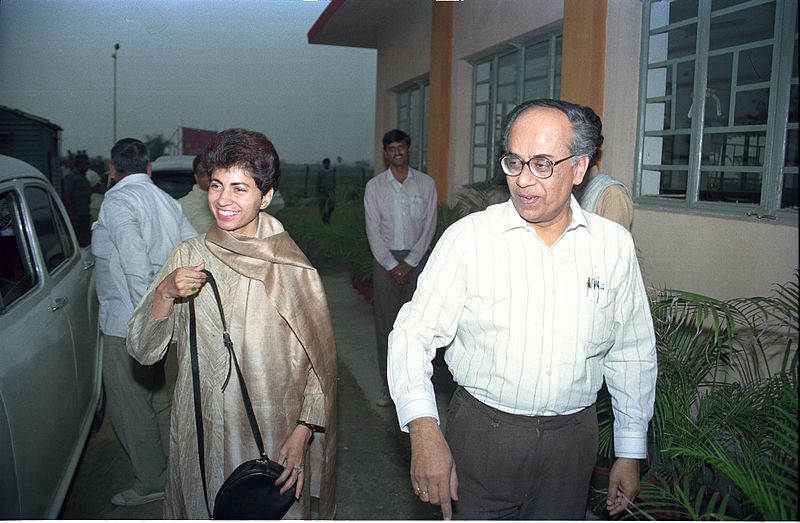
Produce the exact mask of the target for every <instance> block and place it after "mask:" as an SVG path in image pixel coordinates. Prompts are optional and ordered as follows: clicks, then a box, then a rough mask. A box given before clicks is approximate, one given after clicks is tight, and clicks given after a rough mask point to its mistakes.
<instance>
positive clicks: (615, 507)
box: [606, 458, 639, 516]
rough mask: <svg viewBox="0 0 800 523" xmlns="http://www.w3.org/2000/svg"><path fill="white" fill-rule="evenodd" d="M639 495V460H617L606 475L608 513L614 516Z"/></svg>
mask: <svg viewBox="0 0 800 523" xmlns="http://www.w3.org/2000/svg"><path fill="white" fill-rule="evenodd" d="M637 495H639V460H638V459H631V458H617V460H616V461H615V462H614V464H613V465H612V466H611V472H610V473H609V475H608V498H607V499H606V508H607V509H608V513H609V514H611V515H612V516H616V515H617V514H619V513H620V512H622V511H624V510H625V509H627V508H628V506H629V505H630V504H631V502H632V501H633V499H634V498H635V497H636V496H637Z"/></svg>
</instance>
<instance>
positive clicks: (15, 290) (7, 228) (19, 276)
mask: <svg viewBox="0 0 800 523" xmlns="http://www.w3.org/2000/svg"><path fill="white" fill-rule="evenodd" d="M23 231H24V229H23V224H22V212H21V209H20V206H19V203H18V199H17V198H16V197H15V193H12V192H7V193H5V194H0V232H1V233H0V299H1V300H2V301H0V306H2V308H6V307H8V306H9V305H10V304H12V303H13V302H14V301H16V300H17V299H18V298H19V297H21V296H22V295H23V294H25V293H26V292H28V290H30V289H31V288H33V286H34V285H36V273H35V272H34V270H33V266H32V264H31V258H32V255H31V252H30V249H29V247H28V243H27V242H26V241H25V234H24V232H23Z"/></svg>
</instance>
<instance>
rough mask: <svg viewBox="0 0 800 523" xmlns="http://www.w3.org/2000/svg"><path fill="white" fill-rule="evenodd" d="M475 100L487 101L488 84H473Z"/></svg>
mask: <svg viewBox="0 0 800 523" xmlns="http://www.w3.org/2000/svg"><path fill="white" fill-rule="evenodd" d="M475 101H476V102H488V101H489V84H480V85H477V86H475Z"/></svg>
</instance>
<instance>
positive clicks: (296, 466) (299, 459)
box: [275, 425, 311, 499]
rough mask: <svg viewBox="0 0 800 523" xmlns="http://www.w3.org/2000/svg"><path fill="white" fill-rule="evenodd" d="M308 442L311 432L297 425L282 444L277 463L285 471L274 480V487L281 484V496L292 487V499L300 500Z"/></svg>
mask: <svg viewBox="0 0 800 523" xmlns="http://www.w3.org/2000/svg"><path fill="white" fill-rule="evenodd" d="M310 440H311V430H309V429H308V427H305V426H303V425H297V427H295V429H294V431H292V434H291V435H290V436H289V437H288V438H287V440H286V441H285V442H284V443H283V446H282V447H281V450H280V454H278V460H277V461H278V463H280V464H281V465H283V466H284V467H286V470H284V471H283V474H281V475H280V476H279V477H278V479H277V480H275V484H276V485H280V484H281V483H283V488H281V494H283V493H284V492H287V491H288V490H289V489H290V488H292V485H294V486H295V489H294V497H295V499H300V495H301V494H302V493H303V483H305V470H304V467H305V458H306V451H307V450H308V442H309V441H310Z"/></svg>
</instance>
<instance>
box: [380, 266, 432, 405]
mask: <svg viewBox="0 0 800 523" xmlns="http://www.w3.org/2000/svg"><path fill="white" fill-rule="evenodd" d="M391 252H392V255H393V256H394V258H395V259H396V260H397V261H398V262H402V261H403V260H405V259H406V256H408V253H409V252H410V251H391ZM427 260H428V253H426V254H425V255H424V256H423V257H422V260H420V262H419V264H418V265H417V266H416V267H414V268H413V269H411V272H409V273H408V281H407V282H406V283H404V284H403V285H398V284H397V283H396V282H395V281H394V278H392V274H391V271H387V270H386V269H384V268H383V266H382V265H381V264H380V263H378V260H376V259H375V258H373V259H372V284H373V288H374V289H375V297H374V301H373V313H374V317H375V342H376V343H375V345H376V349H377V352H378V369H379V370H380V372H381V380H382V381H383V388H384V389H387V390H388V388H389V386H388V384H387V380H386V358H387V357H388V353H389V333H390V332H392V327H394V320H396V319H397V313H398V312H400V309H401V308H402V307H403V305H404V304H405V303H406V302H408V301H410V300H411V297H412V296H414V291H415V290H417V279H418V278H419V275H420V274H421V273H422V269H423V268H425V262H426V261H427Z"/></svg>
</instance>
